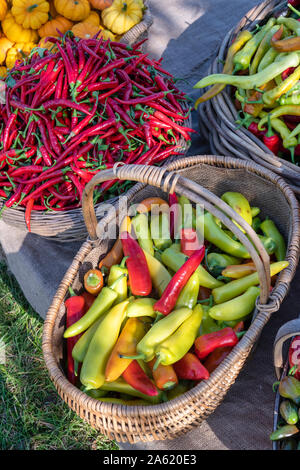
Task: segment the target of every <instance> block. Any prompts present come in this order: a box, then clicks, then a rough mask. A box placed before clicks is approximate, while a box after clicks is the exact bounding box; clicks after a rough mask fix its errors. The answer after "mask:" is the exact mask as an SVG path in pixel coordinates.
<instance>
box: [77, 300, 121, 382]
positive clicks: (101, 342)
mask: <svg viewBox="0 0 300 470" xmlns="http://www.w3.org/2000/svg"><path fill="white" fill-rule="evenodd" d="M128 304H129V300H124V301H123V302H121V303H119V304H117V305H115V306H114V307H112V309H111V310H110V311H109V312H108V313H107V315H106V316H105V318H104V319H103V321H102V322H101V323H100V325H99V326H98V328H97V330H96V332H95V333H94V336H93V337H92V339H91V342H90V344H89V347H88V350H87V353H86V355H85V358H84V360H83V363H82V367H81V372H80V381H81V383H82V384H83V385H84V386H85V387H86V389H91V388H100V387H101V386H102V385H103V384H104V381H105V367H106V364H107V361H108V358H109V356H110V354H111V351H112V349H113V347H114V345H115V343H116V341H117V339H118V336H119V333H120V329H121V325H122V323H123V320H124V318H125V312H126V308H127V306H128Z"/></svg>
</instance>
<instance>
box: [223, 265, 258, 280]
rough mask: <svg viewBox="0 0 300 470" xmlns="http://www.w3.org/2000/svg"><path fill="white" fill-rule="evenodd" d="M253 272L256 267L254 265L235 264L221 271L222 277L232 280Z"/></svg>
mask: <svg viewBox="0 0 300 470" xmlns="http://www.w3.org/2000/svg"><path fill="white" fill-rule="evenodd" d="M255 272H256V267H255V265H254V263H245V264H235V265H232V266H227V267H226V268H225V269H223V271H222V276H224V277H230V278H232V279H240V278H241V277H244V276H248V275H249V274H252V273H255Z"/></svg>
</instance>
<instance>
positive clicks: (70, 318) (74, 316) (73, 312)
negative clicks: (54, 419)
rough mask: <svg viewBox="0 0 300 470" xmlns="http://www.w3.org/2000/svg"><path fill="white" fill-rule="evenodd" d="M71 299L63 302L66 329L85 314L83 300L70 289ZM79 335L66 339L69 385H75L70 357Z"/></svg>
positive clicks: (71, 358) (73, 369) (72, 360)
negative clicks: (65, 312)
mask: <svg viewBox="0 0 300 470" xmlns="http://www.w3.org/2000/svg"><path fill="white" fill-rule="evenodd" d="M70 293H71V297H69V298H68V299H67V300H66V301H65V307H66V310H67V321H66V323H67V325H66V326H67V328H69V326H71V325H73V323H75V322H77V321H78V320H80V318H81V317H82V316H83V315H84V313H85V300H84V298H83V297H82V296H81V295H76V294H75V293H74V292H73V291H72V289H70ZM80 336H81V335H77V336H73V337H72V338H68V339H67V358H68V366H67V376H68V380H69V382H71V384H73V385H75V384H76V381H77V380H76V375H75V368H74V359H73V357H72V350H73V348H74V346H75V344H76V343H77V341H78V340H79V338H80Z"/></svg>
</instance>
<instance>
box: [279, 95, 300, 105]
mask: <svg viewBox="0 0 300 470" xmlns="http://www.w3.org/2000/svg"><path fill="white" fill-rule="evenodd" d="M279 104H280V105H281V106H291V105H299V104H300V94H299V93H295V94H293V95H290V96H285V95H284V96H281V98H280V100H279Z"/></svg>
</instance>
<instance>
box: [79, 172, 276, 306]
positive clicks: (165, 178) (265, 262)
mask: <svg viewBox="0 0 300 470" xmlns="http://www.w3.org/2000/svg"><path fill="white" fill-rule="evenodd" d="M113 179H119V180H130V181H138V182H141V183H144V184H148V185H152V186H155V187H158V188H161V189H162V190H163V191H164V192H166V193H172V192H175V190H176V192H178V193H179V194H185V195H186V197H188V198H189V199H190V200H191V201H193V202H195V203H198V204H202V205H203V206H204V208H205V209H206V210H208V211H209V212H211V213H212V214H213V215H214V216H216V217H218V218H219V219H220V220H221V221H222V222H223V223H224V224H225V226H227V227H228V228H229V230H231V231H232V232H233V233H234V235H236V236H237V238H238V239H239V240H240V241H241V242H242V243H243V245H244V246H245V247H246V249H247V250H248V252H249V254H250V257H251V258H252V259H253V261H254V263H255V265H256V268H257V272H258V276H259V281H260V286H261V292H260V303H261V304H265V303H267V301H268V298H269V294H270V262H269V256H268V254H267V252H266V250H265V248H264V246H263V245H262V243H261V241H260V240H259V238H258V236H257V234H256V233H255V231H254V230H253V229H252V227H250V225H249V224H247V222H246V221H245V220H244V219H243V218H242V217H241V216H240V215H239V214H237V213H236V212H235V211H234V210H233V209H232V208H231V207H230V206H228V205H227V204H226V203H225V202H224V201H222V200H221V199H220V198H218V197H217V196H216V195H215V194H213V193H212V192H210V191H208V190H207V189H205V188H203V187H202V186H201V185H199V184H197V183H195V182H194V181H191V180H189V179H187V178H184V177H183V176H181V175H180V173H176V172H174V171H168V168H166V167H162V168H159V167H154V166H148V165H122V164H120V163H119V164H116V165H115V166H114V167H113V169H110V170H105V171H101V172H99V173H98V174H96V175H95V176H94V177H93V179H92V180H91V181H90V182H89V183H88V184H87V185H86V187H85V189H84V192H83V198H82V210H83V217H84V220H85V224H86V227H87V230H88V233H89V235H90V238H91V239H92V240H96V239H97V233H96V227H97V223H98V222H97V218H96V215H95V209H94V204H93V190H94V188H95V186H97V185H98V184H100V183H103V182H104V181H107V180H113ZM219 208H220V209H219ZM231 219H233V220H235V221H236V222H237V223H238V224H239V225H240V226H241V227H242V228H243V229H244V230H245V232H246V233H247V234H248V236H249V238H250V240H249V239H248V238H247V236H246V235H245V233H243V232H242V231H241V230H240V229H239V228H238V227H237V225H236V224H235V223H234V222H233V221H232V220H231Z"/></svg>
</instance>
